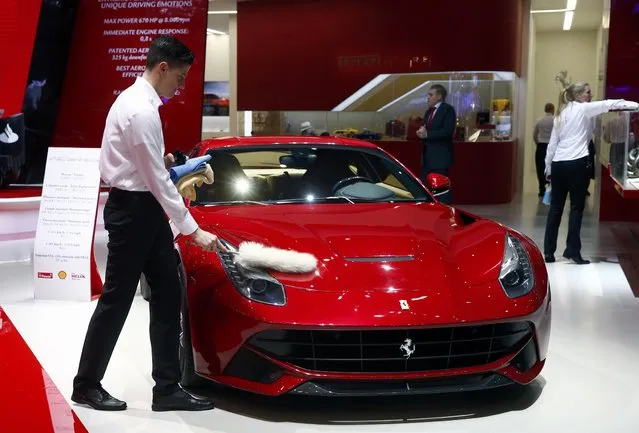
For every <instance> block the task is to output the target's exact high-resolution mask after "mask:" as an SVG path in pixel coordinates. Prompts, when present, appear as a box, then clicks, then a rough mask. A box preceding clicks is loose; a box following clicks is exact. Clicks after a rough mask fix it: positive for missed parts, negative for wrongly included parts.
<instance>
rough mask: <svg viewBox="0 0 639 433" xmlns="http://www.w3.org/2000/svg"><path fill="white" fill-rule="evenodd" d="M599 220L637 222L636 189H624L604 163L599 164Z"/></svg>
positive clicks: (637, 201) (638, 216) (638, 215)
mask: <svg viewBox="0 0 639 433" xmlns="http://www.w3.org/2000/svg"><path fill="white" fill-rule="evenodd" d="M599 220H600V221H626V222H639V194H637V191H636V190H634V191H629V190H624V189H623V188H622V186H621V185H620V184H619V183H618V182H616V181H615V180H614V179H613V178H612V177H611V176H610V170H608V167H606V166H604V165H602V166H601V201H600V203H599Z"/></svg>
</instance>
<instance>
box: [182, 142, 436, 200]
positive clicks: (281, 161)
mask: <svg viewBox="0 0 639 433" xmlns="http://www.w3.org/2000/svg"><path fill="white" fill-rule="evenodd" d="M207 154H209V155H211V160H210V161H209V164H210V165H211V168H212V169H213V173H214V176H215V181H214V182H213V183H212V184H210V185H208V184H203V185H202V186H200V187H198V188H196V199H195V201H194V202H192V203H191V204H192V205H195V206H198V205H221V204H225V205H233V204H258V205H269V204H284V203H305V204H309V203H350V204H353V203H372V202H375V203H377V202H430V201H432V198H431V196H430V195H429V194H428V192H427V191H426V190H425V189H424V187H423V186H422V185H421V184H420V183H419V182H418V181H417V180H416V179H415V178H414V177H413V176H412V175H410V174H409V173H407V172H406V170H404V169H403V168H402V167H401V166H400V165H399V164H397V163H396V162H395V161H393V160H392V159H391V158H388V157H387V156H386V155H385V154H384V153H383V152H380V151H379V150H376V149H369V148H356V147H352V146H348V147H340V146H330V147H329V146H326V147H322V146H312V147H311V146H303V145H295V146H289V147H273V146H262V147H260V146H250V147H238V148H223V149H212V150H209V151H208V152H207Z"/></svg>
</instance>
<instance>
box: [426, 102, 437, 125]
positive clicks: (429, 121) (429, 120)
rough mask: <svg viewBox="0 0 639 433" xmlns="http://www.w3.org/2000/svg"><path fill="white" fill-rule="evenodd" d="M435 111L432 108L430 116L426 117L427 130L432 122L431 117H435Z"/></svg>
mask: <svg viewBox="0 0 639 433" xmlns="http://www.w3.org/2000/svg"><path fill="white" fill-rule="evenodd" d="M435 110H436V108H434V107H433V109H432V110H430V116H428V123H427V124H426V127H427V128H430V123H431V122H432V121H433V117H435Z"/></svg>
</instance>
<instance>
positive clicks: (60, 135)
mask: <svg viewBox="0 0 639 433" xmlns="http://www.w3.org/2000/svg"><path fill="white" fill-rule="evenodd" d="M132 3H138V2H126V4H132ZM175 3H183V4H186V6H183V7H171V8H168V7H166V8H160V7H156V8H148V7H147V8H128V9H119V10H110V9H104V5H105V4H106V5H108V3H100V2H98V1H96V0H90V1H89V0H87V1H82V2H80V3H79V4H80V6H79V8H78V12H77V17H76V25H75V29H74V33H73V44H72V46H71V50H70V53H69V62H68V65H67V73H66V76H65V81H64V88H63V93H62V98H61V103H60V114H59V117H58V121H57V124H56V132H55V139H54V141H53V144H52V146H69V147H99V146H100V144H101V140H102V132H103V130H104V122H105V120H106V116H107V113H108V110H109V108H110V106H111V104H112V103H113V101H114V100H115V98H116V93H117V92H118V91H121V90H124V89H125V88H126V87H128V86H129V85H131V84H132V83H133V82H134V81H135V77H134V76H133V75H131V74H130V73H131V71H122V70H120V71H118V70H117V68H118V67H125V68H126V67H127V66H138V67H139V66H144V64H145V60H146V53H144V52H138V53H128V52H113V51H111V52H110V51H109V50H110V49H111V50H113V49H119V48H125V49H131V48H135V49H137V50H140V49H142V50H144V49H146V48H148V46H149V44H150V42H151V40H152V39H153V38H155V37H156V35H148V36H147V35H145V34H141V31H143V30H151V31H153V30H158V32H159V33H164V32H165V31H164V30H163V29H180V30H182V29H185V30H186V31H187V32H188V34H177V35H176V36H177V37H178V38H179V39H180V40H182V41H183V42H184V43H186V44H187V45H188V46H189V48H191V50H193V51H194V52H195V56H196V59H195V63H194V64H193V67H192V68H191V71H190V73H189V76H188V78H187V82H186V89H185V91H184V92H182V94H180V95H179V96H176V97H174V98H173V99H172V100H171V101H169V103H168V104H166V105H164V106H162V107H161V108H160V114H161V117H162V121H163V126H164V139H165V143H166V149H167V152H170V151H172V150H175V149H176V148H181V149H182V150H184V151H186V150H188V149H190V148H191V147H192V146H193V145H195V143H197V142H199V141H200V140H201V135H202V99H203V82H204V65H205V58H204V55H205V52H206V21H207V10H208V1H207V0H187V1H182V2H175ZM111 4H114V3H111ZM108 19H126V20H131V19H133V20H138V21H137V22H131V21H128V22H129V23H126V24H125V23H121V22H120V23H118V22H116V23H114V24H112V23H109V21H107V20H108ZM179 21H182V22H179ZM105 30H117V31H121V30H128V31H132V32H133V34H131V35H121V36H109V35H105V34H104V32H105ZM130 55H133V56H137V57H138V59H135V60H129V61H127V60H126V56H130ZM126 74H129V75H126Z"/></svg>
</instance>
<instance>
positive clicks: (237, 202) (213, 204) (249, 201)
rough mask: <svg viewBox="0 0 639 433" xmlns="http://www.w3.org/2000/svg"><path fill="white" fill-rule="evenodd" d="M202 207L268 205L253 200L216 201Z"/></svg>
mask: <svg viewBox="0 0 639 433" xmlns="http://www.w3.org/2000/svg"><path fill="white" fill-rule="evenodd" d="M202 204H203V205H204V206H219V205H230V204H260V205H262V206H268V205H269V203H264V202H261V201H254V200H233V201H216V202H213V203H202Z"/></svg>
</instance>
